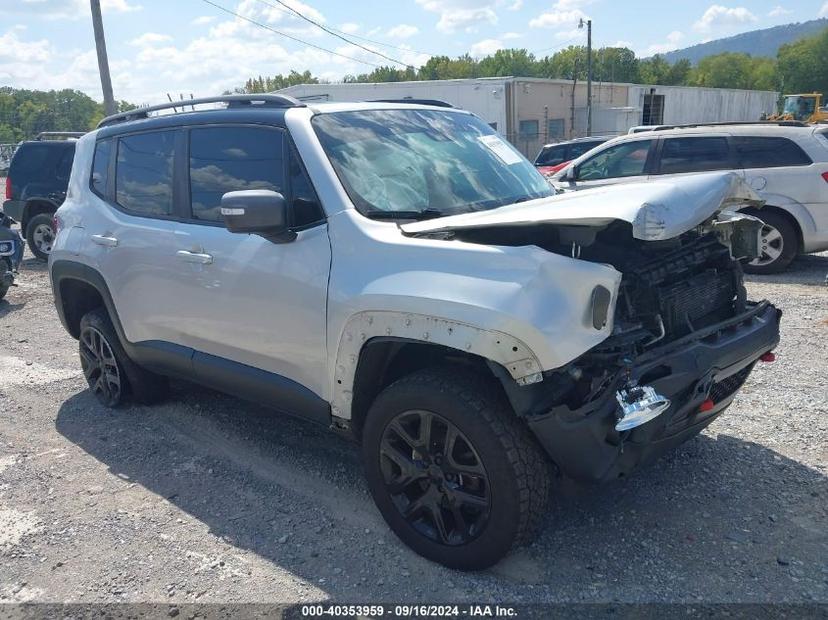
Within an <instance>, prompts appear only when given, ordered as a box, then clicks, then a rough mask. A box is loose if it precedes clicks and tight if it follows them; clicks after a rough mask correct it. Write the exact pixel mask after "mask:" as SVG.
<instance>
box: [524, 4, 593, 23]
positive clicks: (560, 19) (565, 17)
mask: <svg viewBox="0 0 828 620" xmlns="http://www.w3.org/2000/svg"><path fill="white" fill-rule="evenodd" d="M586 17H587V16H586V13H584V12H583V11H582V10H581V9H580V8H578V7H577V6H575V5H574V4H573V3H572V2H570V1H569V0H559V2H557V3H556V4H555V5H554V6H553V7H552V8H551V9H550V10H548V11H546V12H544V13H541V14H540V15H538V16H537V17H533V18H532V19H530V20H529V27H530V28H564V27H572V26H575V25H576V24H578V22H579V21H580V20H581V19H586Z"/></svg>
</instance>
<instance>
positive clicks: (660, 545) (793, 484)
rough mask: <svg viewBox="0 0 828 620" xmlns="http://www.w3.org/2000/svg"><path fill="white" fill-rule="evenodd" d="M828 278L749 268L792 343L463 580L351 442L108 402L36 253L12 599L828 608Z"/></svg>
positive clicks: (19, 338) (12, 444)
mask: <svg viewBox="0 0 828 620" xmlns="http://www.w3.org/2000/svg"><path fill="white" fill-rule="evenodd" d="M826 272H828V254H823V255H819V256H810V257H804V258H801V259H799V260H797V261H796V263H795V264H794V266H793V268H792V270H791V271H790V272H789V273H787V274H783V275H780V276H775V277H772V278H771V277H769V278H751V279H750V284H749V289H750V293H751V296H752V297H753V298H754V299H756V298H762V297H767V298H769V299H771V300H772V301H773V302H774V303H776V304H777V305H778V306H780V307H781V308H783V310H784V311H785V316H784V319H783V324H782V332H783V340H782V344H781V345H780V347H779V349H778V359H777V362H776V363H775V364H760V365H759V367H758V369H757V370H756V372H754V374H753V375H752V377H751V379H750V380H749V381H748V383H747V386H746V387H745V389H744V390H743V391H742V395H741V397H740V398H739V399H738V400H737V402H736V403H735V405H734V406H733V407H731V409H730V410H729V411H728V412H727V413H726V414H725V416H724V417H722V418H721V419H720V420H718V421H717V422H716V423H714V424H713V425H712V426H711V427H710V428H709V429H708V430H707V431H705V432H704V433H703V434H702V435H701V436H699V437H698V438H696V439H693V440H691V441H690V442H688V443H686V444H685V445H683V446H682V447H681V448H679V449H678V450H677V451H676V452H674V453H673V454H672V455H670V456H669V457H667V458H665V459H662V460H661V461H660V462H658V463H656V464H655V465H653V466H652V467H650V468H648V469H645V470H642V471H640V472H639V473H638V474H637V475H636V476H633V477H632V478H630V479H628V480H626V481H625V482H621V483H613V484H610V485H606V486H603V487H589V488H581V487H576V486H574V485H572V484H569V483H561V484H558V485H557V487H558V488H557V500H556V501H555V503H554V505H553V507H552V509H551V511H550V514H549V517H548V520H547V523H546V525H545V529H544V531H543V532H542V534H541V536H540V538H539V539H538V540H537V542H536V543H535V544H534V545H533V546H532V547H530V548H527V549H523V550H519V551H518V552H516V553H513V554H512V555H511V556H510V557H509V558H508V559H506V560H505V561H503V562H502V563H501V564H499V565H498V566H496V567H495V568H494V569H493V570H490V571H487V572H484V573H479V574H463V573H459V572H454V571H450V570H447V569H444V568H442V567H439V566H437V565H434V564H431V563H429V562H427V561H425V560H422V559H420V558H419V557H418V556H416V555H414V554H413V553H412V552H410V551H408V549H407V548H405V547H404V546H403V545H402V544H401V543H400V542H398V541H397V539H396V538H395V537H394V535H393V534H391V532H390V531H389V530H388V528H387V527H386V526H385V524H384V523H383V521H382V520H381V518H380V516H379V514H378V512H377V511H376V509H375V508H374V506H373V503H372V502H371V500H370V498H369V496H368V492H367V489H366V487H365V484H364V482H363V479H362V475H361V469H360V463H359V458H358V453H357V450H356V448H355V446H353V445H351V444H349V443H348V442H346V441H345V440H342V439H339V438H337V437H335V436H333V435H329V434H327V433H326V432H324V431H322V430H317V429H316V428H315V427H312V426H310V425H307V424H305V423H303V422H300V421H297V420H293V419H289V418H285V417H281V416H279V415H278V414H274V413H273V412H271V411H269V410H267V409H265V408H263V407H259V406H255V405H251V404H249V403H246V402H242V401H239V400H236V399H233V398H230V397H227V396H223V395H220V394H216V393H213V392H210V391H208V390H205V389H202V388H198V387H194V386H190V385H186V384H177V385H176V386H175V389H174V395H173V398H172V399H171V400H170V401H168V402H167V403H165V404H163V405H160V406H156V407H139V406H134V407H131V408H126V409H123V410H119V411H117V412H111V411H108V410H105V409H103V408H102V407H100V406H99V405H98V404H97V402H96V401H95V400H94V399H93V398H92V397H91V396H90V395H89V394H88V393H87V392H86V390H85V387H86V386H85V383H84V381H83V378H82V376H81V374H80V371H79V364H78V362H77V359H76V346H77V345H76V343H75V341H74V340H72V339H71V338H70V337H69V336H68V335H67V334H66V333H65V332H64V331H63V329H62V327H61V326H60V324H59V322H58V319H57V316H56V313H55V310H54V308H53V305H52V296H51V291H50V288H49V282H48V275H47V272H46V267H45V265H44V264H43V263H39V262H36V261H35V260H34V259H32V258H31V257H29V258H27V260H26V261H25V263H24V265H23V267H22V269H21V273H20V278H19V284H20V286H19V287H18V288H15V289H12V291H10V293H9V295H8V298H7V301H5V302H0V602H13V601H48V602H89V603H93V602H109V603H112V602H121V601H131V602H145V601H152V602H164V603H167V602H169V603H176V604H180V603H188V602H198V603H205V602H225V603H228V602H282V603H297V602H307V601H320V600H326V599H334V600H337V601H339V602H344V601H353V602H363V603H366V602H379V601H385V602H416V601H424V602H427V601H441V602H448V601H455V602H461V601H476V602H479V601H481V600H485V601H490V602H510V603H518V602H537V601H545V602H558V601H567V602H578V601H590V602H612V601H618V602H653V601H669V602H685V603H687V602H690V603H697V602H768V601H771V602H779V601H791V602H814V601H818V602H825V603H828V501H827V500H828V483H827V482H828V477H827V476H828V377H827V376H826V368H828V287H825V286H824V284H823V281H824V278H825V274H826Z"/></svg>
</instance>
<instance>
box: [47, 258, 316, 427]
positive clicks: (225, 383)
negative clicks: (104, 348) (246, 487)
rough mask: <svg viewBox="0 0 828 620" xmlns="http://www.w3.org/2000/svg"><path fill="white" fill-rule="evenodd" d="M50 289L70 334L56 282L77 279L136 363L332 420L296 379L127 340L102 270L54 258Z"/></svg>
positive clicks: (165, 344)
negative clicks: (91, 291)
mask: <svg viewBox="0 0 828 620" xmlns="http://www.w3.org/2000/svg"><path fill="white" fill-rule="evenodd" d="M51 272H52V292H53V293H54V296H55V306H56V307H57V312H58V316H59V317H60V321H61V323H62V324H63V327H64V328H65V329H66V331H68V332H69V333H70V334H72V335H73V336H75V335H76V334H74V333H73V330H72V329H71V328H70V327H71V326H70V323H69V321H68V320H67V315H66V308H65V306H64V301H63V299H62V294H61V284H62V283H63V282H65V281H67V280H77V281H80V282H83V283H85V284H88V285H89V286H91V287H93V288H94V289H95V290H96V291H97V292H98V293H99V294H100V296H101V299H102V300H103V303H104V306H105V307H106V310H107V312H108V313H109V316H110V318H111V319H112V324H113V325H114V326H115V331H116V332H117V333H118V338H119V339H120V340H121V344H122V345H123V347H124V350H125V351H126V352H127V354H128V355H129V356H130V358H131V359H132V360H133V361H135V362H136V363H137V364H139V365H140V366H142V367H144V368H146V369H148V370H151V371H153V372H157V373H159V374H163V375H168V376H172V377H177V378H179V379H185V380H188V381H194V382H196V383H199V384H201V385H204V386H206V387H209V388H212V389H217V390H220V391H222V392H226V393H228V394H232V395H234V396H238V397H240V398H244V399H246V400H250V401H253V402H256V403H261V404H265V405H268V406H270V407H273V408H274V409H277V410H279V411H281V412H283V413H287V414H290V415H293V416H296V417H300V418H303V419H307V420H310V421H313V422H317V423H319V424H322V425H324V426H330V425H331V411H330V405H329V404H328V403H327V402H326V401H325V400H323V399H322V398H320V397H319V396H318V395H317V394H315V393H313V392H312V391H311V390H309V389H308V388H306V387H305V386H303V385H300V384H299V383H296V382H295V381H293V380H291V379H288V378H287V377H283V376H281V375H277V374H275V373H271V372H267V371H265V370H260V369H258V368H253V367H252V366H247V365H245V364H241V363H239V362H234V361H232V360H228V359H224V358H221V357H217V356H215V355H210V354H208V353H203V352H201V351H195V350H194V349H191V348H189V347H184V346H181V345H178V344H173V343H170V342H162V341H157V340H152V341H144V342H134V343H133V342H130V341H129V340H127V338H126V336H125V334H124V329H123V326H122V325H121V321H120V318H119V317H118V313H117V311H116V309H115V304H114V302H113V301H112V296H111V294H110V292H109V288H108V287H107V286H106V282H105V281H104V279H103V277H102V276H101V274H99V273H98V272H97V271H95V270H94V269H93V268H91V267H89V266H88V265H84V264H82V263H76V262H74V261H67V260H60V261H55V262H54V263H53V264H52V266H51Z"/></svg>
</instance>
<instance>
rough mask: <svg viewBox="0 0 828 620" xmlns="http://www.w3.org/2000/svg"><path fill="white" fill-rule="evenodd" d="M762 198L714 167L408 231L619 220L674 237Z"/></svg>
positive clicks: (647, 234) (650, 236)
mask: <svg viewBox="0 0 828 620" xmlns="http://www.w3.org/2000/svg"><path fill="white" fill-rule="evenodd" d="M762 204H763V200H762V199H761V198H760V197H759V195H758V194H757V193H756V192H755V191H753V189H751V187H750V186H749V185H748V184H747V183H745V181H744V180H743V179H742V177H740V176H739V175H737V174H735V173H733V172H714V173H706V174H698V175H688V176H686V177H673V178H671V179H669V180H666V179H665V180H657V181H645V182H640V183H622V184H618V185H607V186H603V187H596V188H594V189H587V190H582V191H578V192H569V193H564V194H558V195H556V196H552V197H549V198H541V199H538V200H532V201H530V202H524V203H520V204H514V205H507V206H505V207H499V208H497V209H491V210H489V211H477V212H473V213H464V214H461V215H451V216H448V217H441V218H436V219H433V220H425V221H422V222H412V223H410V224H403V225H401V226H400V228H401V229H402V231H403V232H404V233H405V234H410V235H416V234H421V233H432V232H435V233H436V232H447V231H452V230H468V229H474V228H491V227H495V226H532V225H537V224H561V225H567V226H592V227H601V228H603V227H605V226H608V225H609V224H611V223H612V222H613V221H616V220H620V221H624V222H628V223H629V224H631V225H632V231H633V236H634V237H635V238H636V239H642V240H645V241H659V240H664V239H672V238H673V237H677V236H679V235H681V234H683V233H685V232H687V231H688V230H691V229H692V228H694V227H696V226H698V225H699V224H701V223H702V222H704V221H705V220H707V219H708V218H710V217H711V216H712V215H713V214H715V213H717V212H718V211H721V210H725V209H728V210H735V209H738V208H741V207H745V206H761V205H762Z"/></svg>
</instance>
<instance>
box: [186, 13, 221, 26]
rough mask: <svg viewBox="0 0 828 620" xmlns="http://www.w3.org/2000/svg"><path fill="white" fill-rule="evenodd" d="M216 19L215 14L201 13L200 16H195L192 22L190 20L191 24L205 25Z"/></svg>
mask: <svg viewBox="0 0 828 620" xmlns="http://www.w3.org/2000/svg"><path fill="white" fill-rule="evenodd" d="M214 21H216V17H215V15H202V16H200V17H196V18H195V19H194V20H193V21H192V22H190V23H191V24H192V25H193V26H206V25H207V24H211V23H213V22H214Z"/></svg>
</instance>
